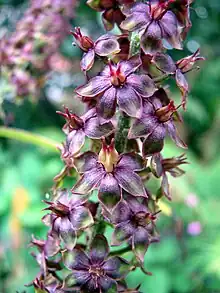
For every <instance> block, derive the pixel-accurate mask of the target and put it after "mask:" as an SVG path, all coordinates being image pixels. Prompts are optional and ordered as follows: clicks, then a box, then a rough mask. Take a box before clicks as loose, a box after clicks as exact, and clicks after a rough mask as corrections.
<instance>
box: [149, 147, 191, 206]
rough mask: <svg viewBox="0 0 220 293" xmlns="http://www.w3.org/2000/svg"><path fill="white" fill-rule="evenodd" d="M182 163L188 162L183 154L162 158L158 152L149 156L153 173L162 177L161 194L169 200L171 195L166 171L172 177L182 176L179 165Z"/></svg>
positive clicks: (182, 171) (182, 172)
mask: <svg viewBox="0 0 220 293" xmlns="http://www.w3.org/2000/svg"><path fill="white" fill-rule="evenodd" d="M183 164H188V163H187V161H186V157H185V155H184V154H182V155H181V156H178V157H173V158H169V159H163V157H162V155H161V154H160V153H158V154H155V155H153V156H152V158H151V169H152V172H153V174H154V175H155V176H156V177H158V178H160V177H162V182H161V190H160V191H161V195H165V196H166V197H167V198H168V199H169V200H171V195H170V186H169V182H168V177H167V173H170V175H171V176H173V177H179V176H182V175H183V174H184V173H185V171H184V170H182V169H181V168H180V167H179V166H180V165H183Z"/></svg>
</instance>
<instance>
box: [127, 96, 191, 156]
mask: <svg viewBox="0 0 220 293" xmlns="http://www.w3.org/2000/svg"><path fill="white" fill-rule="evenodd" d="M159 97H160V96H159ZM176 111H177V108H176V107H175V106H174V102H173V101H170V102H169V103H168V104H167V105H163V104H162V101H161V100H160V99H159V98H158V92H156V93H155V95H154V96H152V97H151V98H149V101H148V100H146V101H145V103H144V106H143V115H142V117H141V118H140V119H136V120H134V122H133V124H132V125H131V128H130V130H129V133H128V137H129V138H138V137H143V138H144V141H143V148H142V152H143V155H144V156H150V155H152V154H154V153H159V152H160V151H161V150H162V148H163V145H164V138H165V136H166V134H167V133H168V134H169V136H170V137H171V139H172V140H173V141H174V142H175V144H176V145H177V146H178V147H181V148H186V144H185V143H184V142H183V141H182V140H181V139H180V137H179V135H178V132H177V129H176V126H175V124H174V118H173V114H174V113H175V112H176Z"/></svg>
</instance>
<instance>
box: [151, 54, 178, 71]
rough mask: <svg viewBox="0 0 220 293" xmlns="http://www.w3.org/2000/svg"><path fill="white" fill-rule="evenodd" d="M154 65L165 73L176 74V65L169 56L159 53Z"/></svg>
mask: <svg viewBox="0 0 220 293" xmlns="http://www.w3.org/2000/svg"><path fill="white" fill-rule="evenodd" d="M153 63H154V64H155V65H156V67H157V68H158V69H159V70H161V71H163V72H164V73H172V74H174V73H175V71H176V64H175V63H174V61H173V59H172V58H171V57H170V56H169V55H168V54H164V53H159V52H157V54H155V55H154V57H153Z"/></svg>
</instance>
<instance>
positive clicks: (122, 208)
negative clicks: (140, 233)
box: [111, 201, 132, 224]
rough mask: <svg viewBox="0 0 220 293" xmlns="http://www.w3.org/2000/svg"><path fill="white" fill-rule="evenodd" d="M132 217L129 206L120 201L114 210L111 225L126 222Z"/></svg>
mask: <svg viewBox="0 0 220 293" xmlns="http://www.w3.org/2000/svg"><path fill="white" fill-rule="evenodd" d="M131 216H132V213H131V210H130V208H129V205H128V204H127V203H126V202H125V201H121V202H120V203H119V204H118V205H117V207H116V208H115V209H114V211H113V213H112V217H111V221H112V223H113V224H119V223H121V222H126V221H128V220H129V219H130V218H131Z"/></svg>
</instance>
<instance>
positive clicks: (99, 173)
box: [72, 167, 105, 194]
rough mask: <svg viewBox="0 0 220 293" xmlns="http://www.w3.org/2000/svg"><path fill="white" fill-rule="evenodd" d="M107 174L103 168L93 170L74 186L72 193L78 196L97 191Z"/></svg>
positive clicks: (86, 173)
mask: <svg viewBox="0 0 220 293" xmlns="http://www.w3.org/2000/svg"><path fill="white" fill-rule="evenodd" d="M104 175H105V172H104V170H103V168H102V167H100V168H93V169H91V170H90V171H87V172H85V173H84V174H83V175H82V177H81V178H80V179H79V181H78V182H77V183H76V184H75V185H74V186H73V188H72V192H73V193H78V194H87V193H89V192H91V191H92V190H93V189H95V188H96V187H97V186H98V185H99V184H100V182H101V180H102V178H103V176H104Z"/></svg>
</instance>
